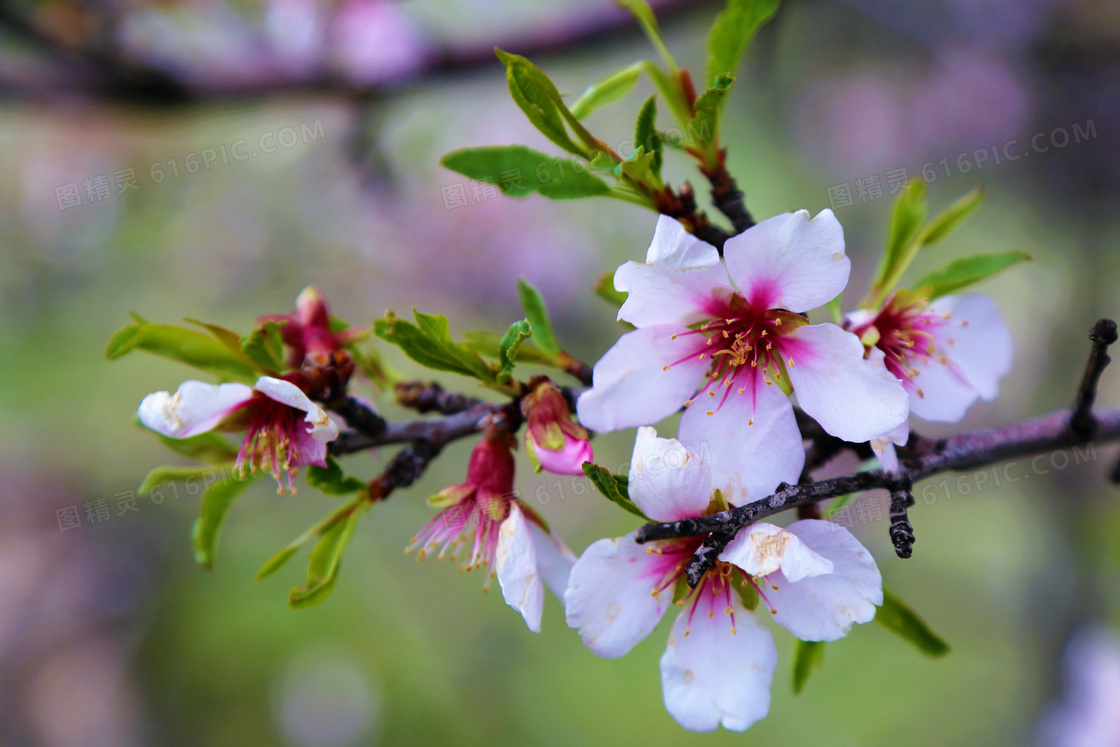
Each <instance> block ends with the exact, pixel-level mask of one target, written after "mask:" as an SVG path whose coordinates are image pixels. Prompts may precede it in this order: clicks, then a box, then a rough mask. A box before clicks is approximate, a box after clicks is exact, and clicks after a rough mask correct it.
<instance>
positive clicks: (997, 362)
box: [910, 293, 1013, 423]
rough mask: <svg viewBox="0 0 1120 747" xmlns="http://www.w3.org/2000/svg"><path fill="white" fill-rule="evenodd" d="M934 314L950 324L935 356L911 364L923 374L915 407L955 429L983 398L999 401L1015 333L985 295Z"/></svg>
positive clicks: (944, 303) (939, 306)
mask: <svg viewBox="0 0 1120 747" xmlns="http://www.w3.org/2000/svg"><path fill="white" fill-rule="evenodd" d="M931 308H932V311H933V312H934V313H936V314H941V315H946V314H947V315H949V318H948V320H947V321H946V322H945V323H944V324H942V325H940V326H939V327H937V328H936V331H935V336H936V338H937V348H936V349H935V350H934V353H933V355H932V356H917V357H915V358H913V359H912V360H911V363H912V365H913V367H914V368H915V369H916V370H917V371H918V372H919V373H918V376H917V377H916V378H915V379H914V381H913V386H912V388H911V405H910V407H911V409H912V410H913V411H914V413H915V414H916V415H918V416H920V417H922V418H925V419H926V420H930V421H933V422H942V423H952V422H956V421H958V420H960V419H961V418H963V417H964V415H965V412H967V411H968V408H969V407H971V406H972V404H973V403H974V402H975V401H976V400H977V398H979V397H983V398H984V399H986V400H993V399H995V398H996V397H997V396H998V395H999V381H1000V379H1002V378H1003V377H1004V376H1005V375H1006V374H1007V373H1008V372H1009V371H1010V370H1011V364H1012V360H1013V346H1012V341H1011V332H1010V330H1008V328H1007V323H1006V322H1005V321H1004V320H1003V316H1002V315H1001V314H1000V312H999V308H998V307H997V306H996V303H995V301H993V300H992V299H991V298H989V297H988V296H985V295H983V294H980V293H970V294H966V295H963V296H947V297H945V298H942V299H938V300H937V301H935V302H934V303H933V304H932V307H931Z"/></svg>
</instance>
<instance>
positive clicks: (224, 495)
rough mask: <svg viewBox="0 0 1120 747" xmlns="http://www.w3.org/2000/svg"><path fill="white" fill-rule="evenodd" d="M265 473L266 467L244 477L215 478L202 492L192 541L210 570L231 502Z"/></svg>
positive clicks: (196, 557)
mask: <svg viewBox="0 0 1120 747" xmlns="http://www.w3.org/2000/svg"><path fill="white" fill-rule="evenodd" d="M231 471H232V467H231ZM263 475H264V472H263V471H258V472H257V473H256V474H254V475H250V476H248V477H246V478H245V479H244V480H239V479H237V478H236V477H232V476H231V477H230V478H229V479H226V480H224V481H223V482H222V483H221V484H219V483H217V482H215V483H214V484H213V485H211V486H210V488H209V489H208V490H205V491H204V492H203V493H202V503H201V504H200V505H199V507H198V518H197V519H195V521H194V526H193V527H192V528H191V545H192V546H193V547H194V559H195V561H197V562H198V564H199V565H201V566H202V567H203V568H206V569H207V570H209V569H211V568H213V567H214V553H215V552H216V551H217V548H218V538H219V537H220V536H221V532H222V526H223V525H224V524H225V521H226V516H227V515H228V514H229V509H230V506H232V505H233V502H234V501H235V500H237V499H238V497H240V496H241V494H242V493H244V492H245V491H246V490H247V489H248V488H249V486H251V485H252V484H253V483H255V482H256V481H257V480H259V479H260V478H261V477H262V476H263Z"/></svg>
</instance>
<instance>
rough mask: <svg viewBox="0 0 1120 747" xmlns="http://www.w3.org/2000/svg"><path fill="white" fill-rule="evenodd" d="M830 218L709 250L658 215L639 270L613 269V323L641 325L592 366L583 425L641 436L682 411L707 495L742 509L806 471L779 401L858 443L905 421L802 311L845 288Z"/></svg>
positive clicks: (835, 330) (891, 388) (837, 340)
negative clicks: (703, 458)
mask: <svg viewBox="0 0 1120 747" xmlns="http://www.w3.org/2000/svg"><path fill="white" fill-rule="evenodd" d="M850 265H851V263H850V261H849V260H848V257H847V256H846V255H845V253H844V235H843V229H842V228H841V227H840V223H839V222H838V221H837V220H836V218H835V216H833V214H832V212H831V211H829V210H824V211H822V212H821V213H820V214H819V215H817V217H816V218H814V219H812V220H810V219H809V214H808V213H807V212H806V211H804V210H802V211H798V212H796V213H784V214H782V215H778V216H775V217H773V218H770V219H769V220H766V221H763V222H762V223H759V224H758V225H756V226H754V227H753V228H751V229H749V230H748V231H746V232H744V233H742V234H739V235H738V236H734V237H732V238H731V239H728V241H727V243H726V244H725V245H724V261H722V262H721V261H720V257H719V253H718V252H717V251H716V249H715V247H713V246H711V245H709V244H707V243H705V242H703V241H701V240H700V239H697V238H696V237H695V236H693V235H692V234H690V233H688V232H687V231H685V229H684V227H683V226H681V224H680V223H678V222H677V221H675V220H673V219H672V218H668V217H665V216H661V218H660V219H659V220H658V223H657V229H656V231H655V233H654V237H653V243H652V244H651V245H650V248H649V252H648V254H647V257H646V262H645V263H644V264H639V263H637V262H628V263H626V264H624V265H622V266H621V267H620V268H618V271H617V272H616V273H615V277H614V284H615V287H616V288H618V289H619V290H622V291H626V292H628V293H629V296H628V298H627V299H626V302H625V303H624V304H623V305H622V308H621V309H619V312H618V318H619V319H622V320H625V321H628V322H630V323H631V324H633V325H634V326H635V327H637V329H636V330H634V331H633V332H628V333H626V334H624V335H623V336H622V337H621V338H619V340H618V342H617V343H616V344H615V345H614V347H612V348H611V349H610V350H608V351H607V353H606V354H605V355H604V356H603V357H602V358H601V359H600V360H599V361H598V363H596V364H595V369H594V385H593V387H592V388H591V389H590V390H588V391H587V392H585V393H584V394H583V395H582V396H581V397H580V400H579V403H578V413H579V420H580V422H581V423H583V424H584V425H585V426H586V427H588V428H590V429H592V430H597V431H610V430H616V429H620V428H628V427H633V426H639V425H649V424H652V423H656V422H657V421H659V420H661V419H662V418H665V417H667V416H669V415H671V414H672V413H674V412H676V411H677V410H679V409H680V408H681V407H682V406H683V407H685V408H686V409H685V412H684V415H683V417H682V418H681V424H680V437H681V440H682V441H684V442H685V443H688V444H691V445H694V446H696V447H699V446H700V445H701V444H703V445H705V446H706V448H707V449H708V451H709V452H710V453H711V455H712V457H713V459H712V465H711V467H712V470H713V476H714V479H715V484H716V486H717V487H718V488H720V489H721V490H723V491H724V492H725V494H726V497H727V499H728V500H730V501H731V502H733V503H744V502H747V501H750V500H756V499H759V498H764V497H766V496H767V495H770V494H771V493H773V491H774V489H775V488H776V487H777V486H778V484H779V483H781V482H783V481H785V482H795V481H796V480H797V479H798V477H799V476H800V473H801V468H802V466H803V465H804V461H805V454H804V448H803V446H802V440H801V433H800V431H799V430H798V427H797V422H796V419H795V417H794V413H793V406H792V404H791V403H790V399H789V396H788V394H789V393H790V392H792V393H793V394H796V396H797V401H798V404H799V405H800V406H801V408H802V409H803V410H804V411H805V412H806V413H807V414H809V415H811V416H812V417H814V418H815V419H816V420H817V422H819V423H820V424H821V426H822V427H823V428H824V429H825V430H826V431H828V432H829V433H831V434H833V435H835V436H838V437H839V438H842V439H844V440H846V441H852V442H863V441H868V440H870V439H871V438H873V437H876V436H879V435H880V434H883V433H886V432H889V431H891V430H892V429H894V428H896V427H897V426H898V425H899V424H901V423H903V422H904V421H905V420H906V416H907V397H906V393H905V391H903V389H902V386H901V385H900V384H899V382H898V380H897V379H895V378H894V377H893V376H892V375H891V374H890V372H889V371H887V370H886V369H885V368H884V367H883V365H882V362H881V361H876V360H874V359H868V360H865V359H864V349H863V346H862V345H861V343H860V341H859V338H858V337H856V336H855V335H853V334H851V333H849V332H846V331H844V330H843V329H841V328H840V327H838V326H837V325H835V324H816V325H810V324H809V323H808V320H807V319H806V317H805V316H804V315H803V313H802V312H806V311H809V310H810V309H814V308H816V307H818V306H822V305H824V304H826V303H828V302H829V301H831V300H832V299H833V298H835V297H836V296H837V295H838V294H839V293H840V292H841V291H842V290H843V289H844V286H845V285H846V284H847V282H848V274H849V271H850Z"/></svg>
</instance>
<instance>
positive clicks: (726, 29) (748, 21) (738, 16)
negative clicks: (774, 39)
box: [707, 0, 778, 86]
mask: <svg viewBox="0 0 1120 747" xmlns="http://www.w3.org/2000/svg"><path fill="white" fill-rule="evenodd" d="M777 12H778V0H728V3H727V8H726V9H725V10H723V11H722V12H720V14H719V15H717V16H716V20H715V23H713V24H712V30H711V31H710V32H708V77H707V80H708V85H709V86H711V85H714V84H715V82H716V80H717V79H718V78H719V76H721V75H725V74H726V75H734V74H735V71H736V70H737V69H738V67H739V61H740V60H742V58H743V53H744V52H746V50H747V46H748V45H749V44H750V43H751V39H753V38H754V35H755V32H757V31H758V29H759V28H760V27H761V26H762V24H764V23H766V22H767V21H769V20H770V19H771V18H773V17H774V14H775V13H777Z"/></svg>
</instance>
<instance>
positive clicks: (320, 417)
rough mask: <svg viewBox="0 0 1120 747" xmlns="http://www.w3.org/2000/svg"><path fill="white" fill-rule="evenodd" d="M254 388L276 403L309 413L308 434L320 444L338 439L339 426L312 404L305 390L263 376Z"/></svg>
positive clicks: (307, 419) (281, 380) (307, 420)
mask: <svg viewBox="0 0 1120 747" xmlns="http://www.w3.org/2000/svg"><path fill="white" fill-rule="evenodd" d="M253 388H254V389H256V390H257V391H258V392H260V393H261V394H263V395H264V396H266V397H268V398H269V399H271V400H273V401H274V402H279V403H280V404H282V405H287V406H288V407H294V408H295V409H297V410H303V411H304V412H305V413H307V416H306V417H305V418H304V421H306V422H307V423H308V424H309V425H310V426H311V427H310V428H308V429H307V432H308V433H309V434H311V437H312V438H314V439H315V440H316V441H318V442H319V443H321V444H325V443H330V442H331V441H333V440H335V439H336V438H338V424H337V423H335V422H334V421H333V420H331V417H330V416H329V415H327V412H326V410H324V409H323V408H322V407H319V405H317V404H315V403H314V402H312V401H311V399H310V398H309V397H308V396H307V395H306V394H304V393H303V390H302V389H300V388H299V387H298V386H296V385H295V384H293V383H292V382H290V381H284V380H283V379H274V378H272V377H271V376H262V377H260V378H259V379H257V383H256V384H255V385H254V386H253Z"/></svg>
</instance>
